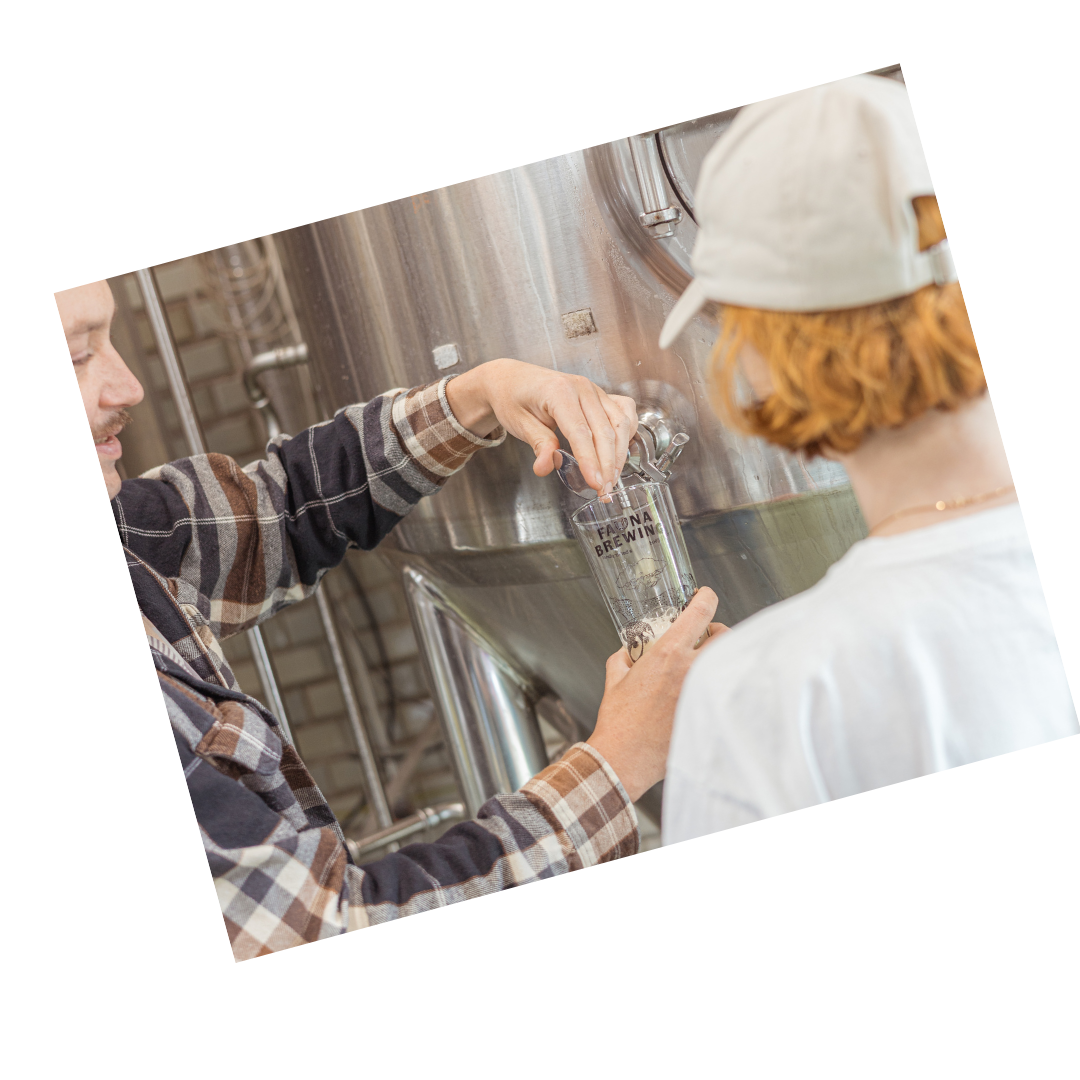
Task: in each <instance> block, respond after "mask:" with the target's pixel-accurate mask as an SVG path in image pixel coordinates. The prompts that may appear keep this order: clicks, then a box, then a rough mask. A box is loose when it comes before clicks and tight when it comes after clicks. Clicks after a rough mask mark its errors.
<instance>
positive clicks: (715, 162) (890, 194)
mask: <svg viewBox="0 0 1080 1080" xmlns="http://www.w3.org/2000/svg"><path fill="white" fill-rule="evenodd" d="M933 193H934V185H933V184H932V183H931V182H930V172H929V170H928V169H927V167H926V158H925V157H924V156H923V152H922V146H921V144H920V142H919V133H918V131H917V130H916V127H915V116H914V114H913V113H912V111H911V104H910V102H909V101H908V96H907V90H906V89H905V88H904V86H903V85H902V84H901V83H899V82H896V81H894V80H892V79H886V78H882V77H881V76H878V75H857V76H855V77H854V78H851V79H842V80H841V81H839V82H834V83H827V84H826V85H825V86H817V87H814V88H813V89H811V90H802V91H800V92H799V93H796V94H785V95H784V96H783V97H778V98H772V99H771V100H769V101H762V102H758V103H757V104H756V105H749V106H747V107H746V108H745V109H743V110H742V111H741V112H740V113H739V114H738V116H736V117H735V120H734V121H733V123H732V124H731V127H729V128H728V130H727V131H725V132H724V134H723V135H722V136H721V137H720V139H719V140H718V141H717V143H716V145H715V146H714V147H713V148H712V150H710V151H709V153H708V155H707V156H706V158H705V161H704V162H703V164H702V166H701V174H700V176H699V177H698V182H697V189H696V191H695V193H694V203H695V208H696V210H697V215H698V225H699V229H700V231H699V233H698V238H697V242H696V243H695V244H694V252H693V256H692V258H691V263H692V265H693V268H694V280H693V281H692V282H691V283H690V285H689V287H688V288H687V289H686V291H685V292H684V293H683V294H682V296H681V297H680V298H679V300H678V302H677V303H676V305H675V307H674V308H673V309H672V311H671V314H670V315H669V316H668V318H667V321H666V322H665V323H664V329H663V331H662V332H661V334H660V348H662V349H666V348H667V347H668V346H669V345H670V344H671V343H672V342H673V341H674V340H675V338H676V337H677V336H678V335H679V334H680V333H681V332H682V331H683V329H684V328H685V327H686V324H687V323H689V322H690V320H691V319H692V318H693V317H694V316H695V315H696V314H697V313H698V312H699V311H700V310H701V308H702V307H703V306H704V304H705V303H706V301H708V300H716V301H720V302H723V303H727V304H736V305H738V306H740V307H755V308H764V309H766V310H771V311H830V310H836V309H839V308H852V307H862V306H863V305H865V304H875V303H878V302H880V301H882V300H892V299H894V298H896V297H898V296H906V295H908V294H909V293H913V292H915V291H916V290H917V289H920V288H922V286H924V285H929V284H930V283H931V282H937V283H938V284H944V283H945V282H946V281H955V280H956V272H955V269H954V268H953V265H952V259H951V257H950V256H949V252H948V243H947V241H943V242H942V243H941V244H936V245H934V247H933V248H930V249H929V250H927V251H919V228H918V223H917V221H916V218H915V210H914V208H913V206H912V202H911V200H912V199H913V198H914V197H915V196H917V195H932V194H933Z"/></svg>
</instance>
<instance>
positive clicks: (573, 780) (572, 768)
mask: <svg viewBox="0 0 1080 1080" xmlns="http://www.w3.org/2000/svg"><path fill="white" fill-rule="evenodd" d="M521 793H522V794H523V795H525V796H526V797H527V798H528V799H529V801H530V802H532V803H533V804H534V805H535V806H536V807H537V809H538V810H539V811H540V813H541V814H543V816H544V818H545V819H546V820H547V822H548V823H549V824H550V825H551V827H552V828H553V829H554V830H555V835H556V836H557V837H558V840H559V843H560V844H561V845H562V848H563V854H564V856H565V858H566V861H567V863H568V864H569V867H570V869H571V870H579V869H581V868H582V867H585V866H593V865H595V864H596V863H602V862H610V861H611V860H612V859H621V858H624V857H625V856H627V855H634V854H636V853H637V850H638V847H639V846H640V842H641V837H640V834H639V832H638V820H637V813H636V812H635V810H634V806H633V803H631V802H630V797H629V796H628V795H627V794H626V790H625V789H624V788H623V786H622V784H621V783H620V782H619V778H618V777H617V776H616V775H615V772H614V770H613V769H612V768H611V766H610V765H609V764H608V763H607V762H606V761H605V760H604V758H603V756H602V755H601V754H600V752H599V751H598V750H596V749H595V748H594V747H593V746H591V745H589V744H588V743H575V744H574V745H573V746H572V747H570V749H569V750H568V751H567V752H566V753H565V754H564V755H563V756H562V757H561V758H560V759H559V760H558V761H556V762H555V764H554V765H549V766H548V767H547V768H546V769H544V771H543V772H541V773H538V774H537V775H536V776H534V777H533V778H532V779H531V780H530V781H528V783H526V784H525V785H524V786H523V787H522V788H521Z"/></svg>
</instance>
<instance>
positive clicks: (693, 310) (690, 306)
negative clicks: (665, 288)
mask: <svg viewBox="0 0 1080 1080" xmlns="http://www.w3.org/2000/svg"><path fill="white" fill-rule="evenodd" d="M708 299H709V298H708V297H707V296H706V295H705V290H704V289H703V288H702V287H701V285H700V284H699V282H698V280H697V278H694V280H693V281H691V282H690V284H689V285H688V286H687V287H686V291H685V292H684V293H683V294H682V296H680V297H679V299H678V301H677V302H676V304H675V306H674V307H673V308H672V309H671V314H670V315H669V316H668V317H667V320H666V321H665V322H664V329H663V330H661V331H660V348H661V349H666V348H668V347H669V346H670V345H671V343H672V342H673V341H674V340H675V339H676V338H677V337H678V336H679V335H680V334H681V333H682V332H683V331H684V330H685V329H686V325H687V323H689V322H690V320H691V319H692V318H693V317H694V316H695V315H696V314H697V313H698V312H699V311H700V310H701V309H702V308H703V307H704V306H705V302H706V300H708Z"/></svg>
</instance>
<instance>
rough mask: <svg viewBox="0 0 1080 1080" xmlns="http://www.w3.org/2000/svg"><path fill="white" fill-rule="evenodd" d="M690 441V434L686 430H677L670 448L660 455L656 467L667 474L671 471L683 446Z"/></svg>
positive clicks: (672, 437)
mask: <svg viewBox="0 0 1080 1080" xmlns="http://www.w3.org/2000/svg"><path fill="white" fill-rule="evenodd" d="M689 441H690V436H689V435H687V434H686V432H685V431H679V432H676V433H675V434H674V435H672V436H671V442H670V443H668V448H667V449H666V450H665V451H664V452H663V453H662V454H661V455H660V457H659V459H658V460H657V462H656V467H657V468H658V469H659V470H660V471H661V472H662V473H664V474H665V475H666V474H667V473H669V472H671V466H672V465H674V464H675V462H676V460H678V457H679V455H680V454H681V453H682V450H683V447H684V446H685V445H686V444H687V443H688V442H689Z"/></svg>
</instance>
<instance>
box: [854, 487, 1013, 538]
mask: <svg viewBox="0 0 1080 1080" xmlns="http://www.w3.org/2000/svg"><path fill="white" fill-rule="evenodd" d="M1015 490H1016V487H1015V486H1014V485H1013V484H1009V486H1008V487H1001V488H995V489H994V490H993V491H984V492H983V493H982V494H981V495H965V496H964V497H963V498H960V499H953V500H951V501H949V502H946V501H945V500H944V499H938V501H937V502H936V503H930V504H929V505H927V506H909V507H908V508H907V509H906V510H897V511H896V513H895V514H890V515H889V516H888V517H886V518H882V519H881V521H879V522H878V523H877V524H876V525H875V526H874V527H873V528H872V529H871V530H870V531H869V532H868V533H867V534H866V535H867V536H873V535H874V533H876V532H877V531H878V529H880V528H881V527H882V526H883V525H888V524H889V522H890V521H895V520H896V519H897V518H901V517H907V516H908V515H910V514H928V513H930V511H932V510H959V509H960V507H962V506H973V505H975V503H981V502H989V501H990V500H991V499H996V498H997V497H998V496H999V495H1005V494H1007V493H1008V492H1010V491H1015Z"/></svg>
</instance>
